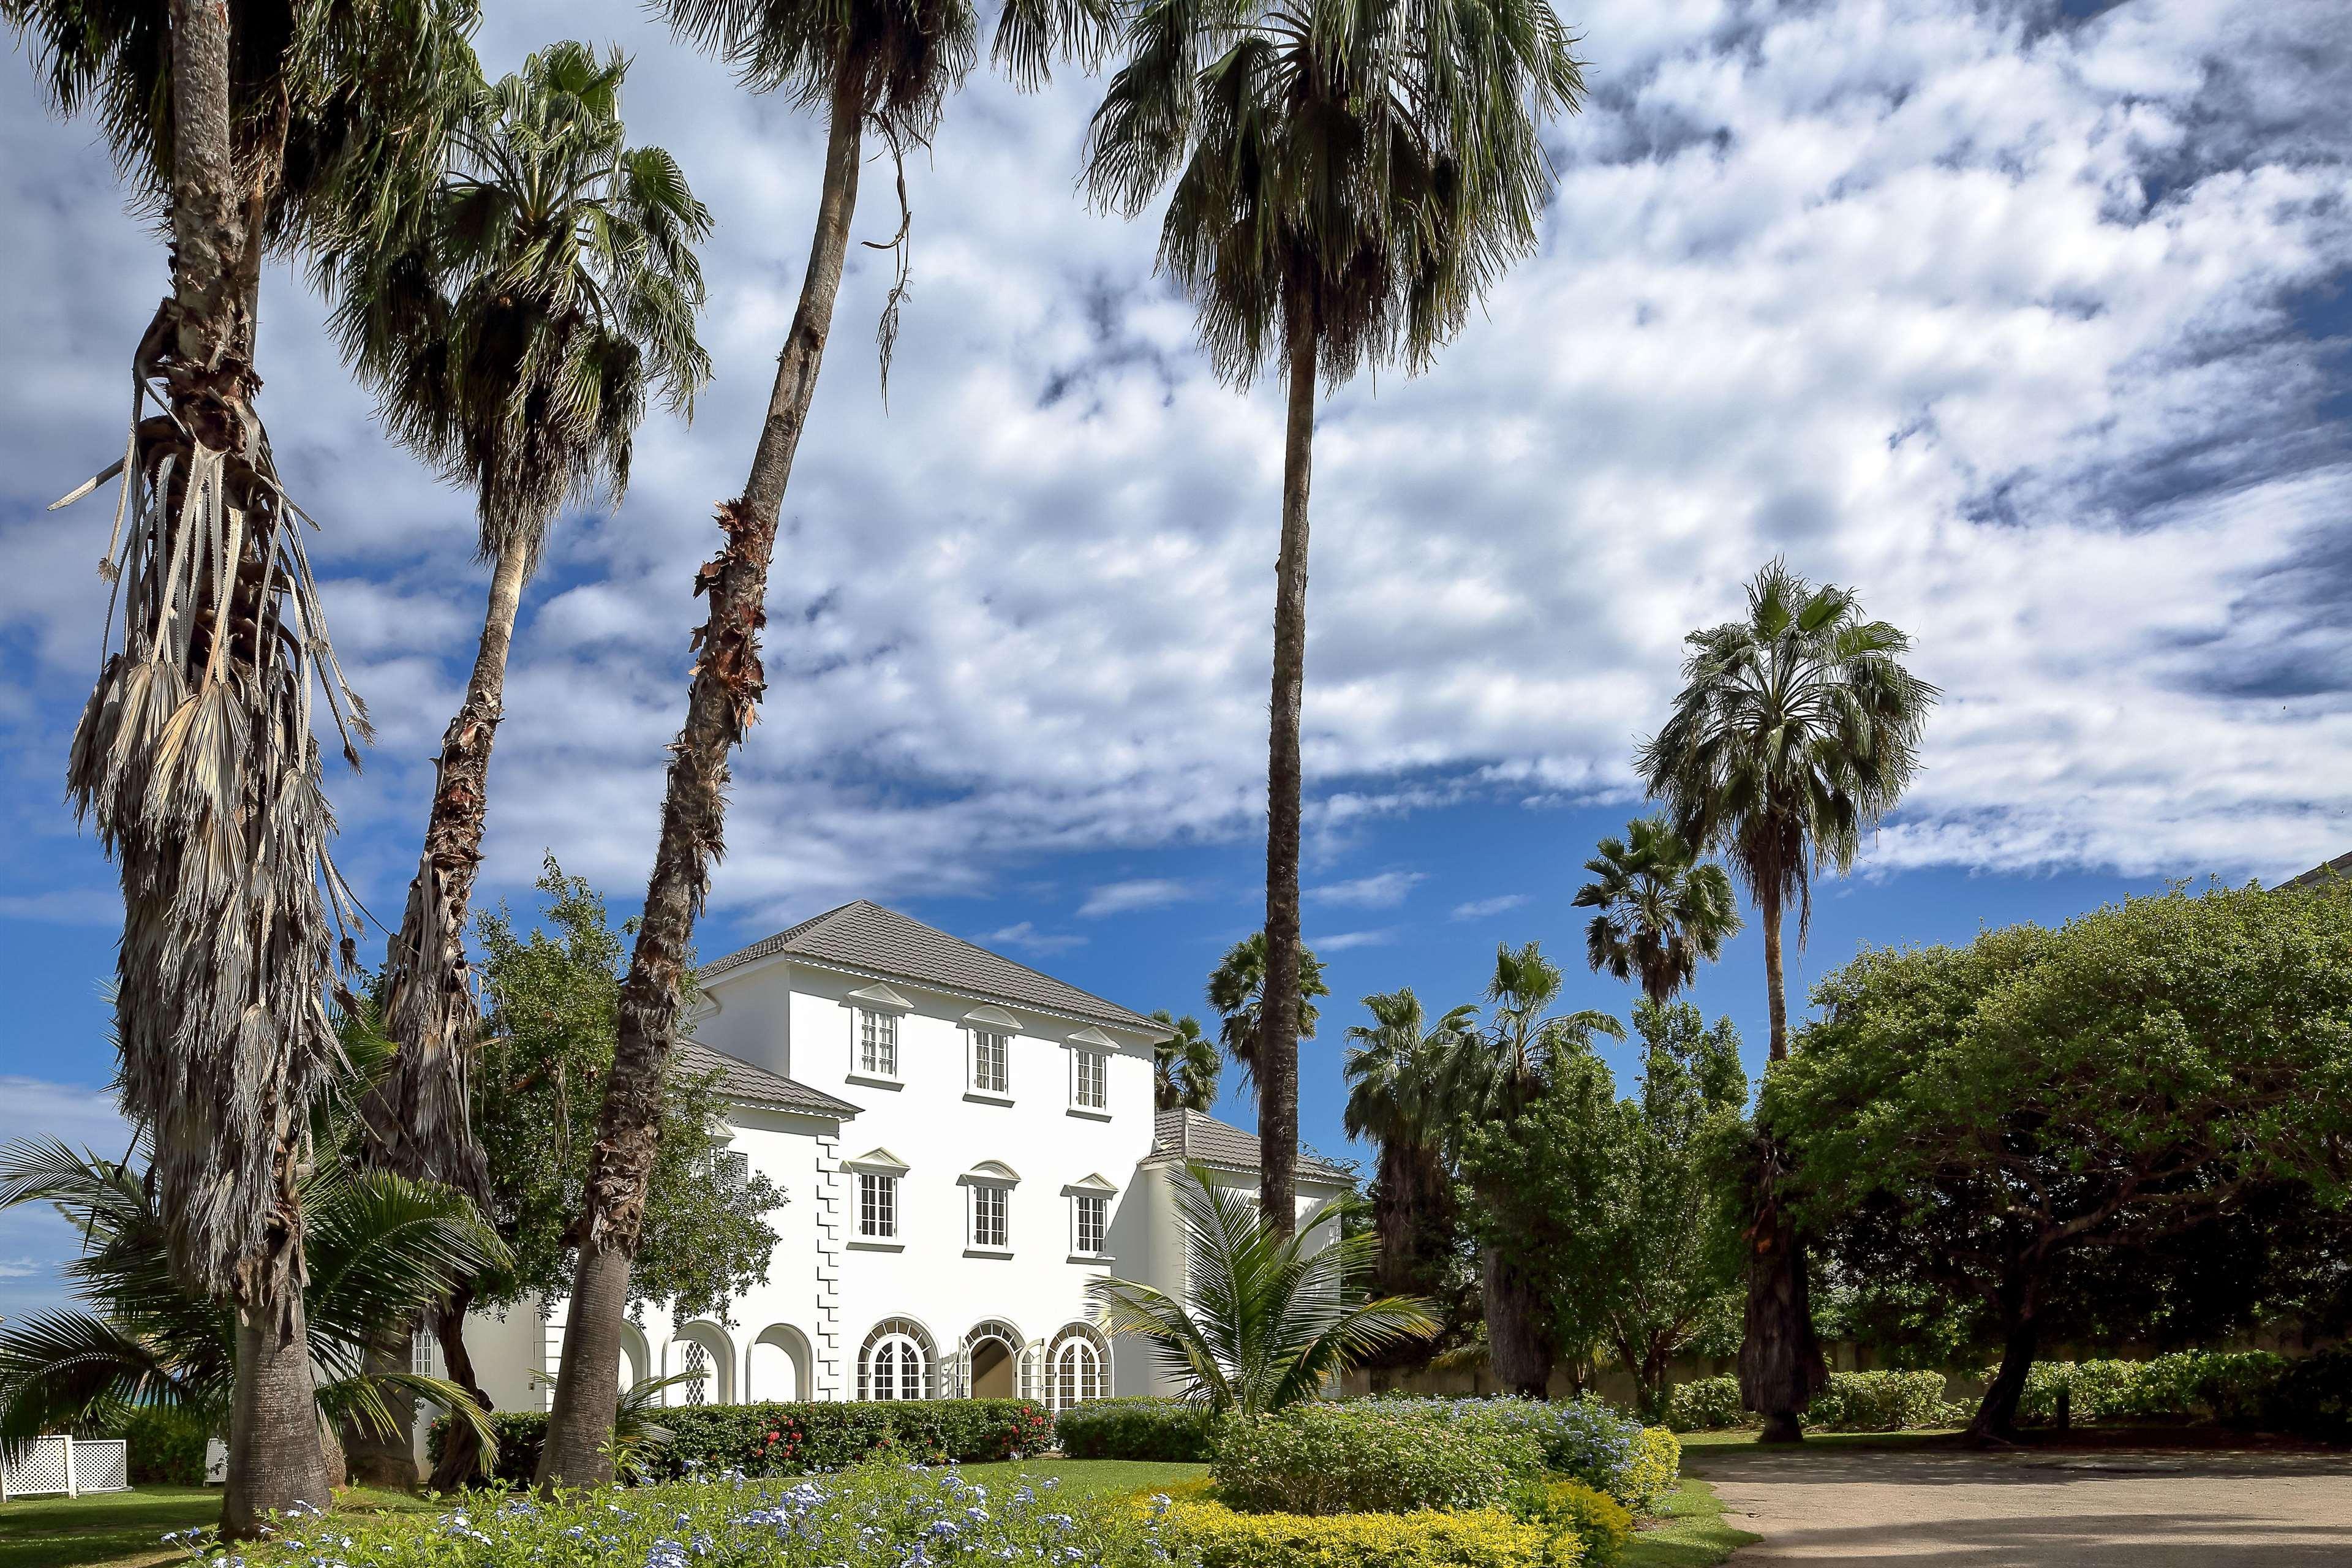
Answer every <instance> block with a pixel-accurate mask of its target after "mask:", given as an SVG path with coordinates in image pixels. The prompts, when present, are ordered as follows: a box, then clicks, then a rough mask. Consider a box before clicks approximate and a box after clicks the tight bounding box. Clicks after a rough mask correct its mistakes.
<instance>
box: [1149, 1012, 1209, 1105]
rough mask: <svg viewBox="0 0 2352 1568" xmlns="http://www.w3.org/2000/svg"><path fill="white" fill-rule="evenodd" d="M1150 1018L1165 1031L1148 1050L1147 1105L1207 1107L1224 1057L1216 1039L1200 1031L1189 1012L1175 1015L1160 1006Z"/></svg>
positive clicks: (1198, 1020) (1197, 1022)
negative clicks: (1149, 1079) (1148, 1094)
mask: <svg viewBox="0 0 2352 1568" xmlns="http://www.w3.org/2000/svg"><path fill="white" fill-rule="evenodd" d="M1151 1021H1152V1022H1153V1023H1155V1024H1157V1025H1159V1026H1160V1027H1161V1028H1163V1029H1165V1030H1167V1031H1168V1038H1166V1039H1164V1040H1162V1041H1160V1043H1159V1044H1158V1045H1157V1046H1154V1047H1152V1049H1151V1108H1152V1109H1153V1110H1208V1109H1209V1107H1211V1106H1212V1105H1214V1104H1215V1103H1216V1102H1217V1069H1218V1068H1220V1067H1221V1066H1222V1065H1223V1060H1224V1058H1223V1057H1222V1056H1220V1055H1219V1054H1218V1051H1217V1042H1216V1041H1214V1040H1213V1039H1210V1038H1209V1037H1207V1036H1205V1035H1203V1034H1202V1033H1201V1020H1200V1019H1198V1018H1195V1017H1194V1016H1192V1015H1191V1014H1190V1013H1187V1014H1185V1015H1184V1016H1182V1017H1181V1018H1179V1017H1177V1016H1175V1015H1174V1014H1172V1013H1171V1012H1170V1011H1169V1010H1168V1009H1167V1008H1165V1007H1161V1008H1158V1009H1156V1010H1155V1011H1154V1012H1153V1013H1152V1015H1151Z"/></svg>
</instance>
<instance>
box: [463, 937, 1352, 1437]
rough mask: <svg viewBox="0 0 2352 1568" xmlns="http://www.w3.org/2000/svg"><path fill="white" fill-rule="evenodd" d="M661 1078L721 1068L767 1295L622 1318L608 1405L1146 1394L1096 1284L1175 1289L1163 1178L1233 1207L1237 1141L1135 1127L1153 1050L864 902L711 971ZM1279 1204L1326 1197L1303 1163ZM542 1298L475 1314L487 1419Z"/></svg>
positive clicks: (1248, 1143)
mask: <svg viewBox="0 0 2352 1568" xmlns="http://www.w3.org/2000/svg"><path fill="white" fill-rule="evenodd" d="M701 980H702V986H703V1005H702V1008H701V1011H700V1012H699V1014H698V1016H697V1018H696V1023H695V1031H694V1038H693V1039H692V1040H691V1041H690V1042H686V1043H682V1044H681V1047H680V1052H681V1055H682V1057H683V1058H684V1065H685V1066H687V1067H688V1068H696V1069H702V1070H716V1071H718V1072H719V1073H720V1074H722V1075H723V1077H722V1081H723V1086H724V1094H725V1098H726V1100H727V1113H726V1115H727V1123H728V1131H729V1133H730V1141H729V1142H728V1144H727V1146H726V1149H725V1151H724V1153H723V1155H722V1157H723V1158H729V1159H733V1158H740V1160H741V1161H742V1162H743V1163H744V1164H745V1166H746V1168H748V1169H751V1170H755V1171H758V1172H761V1173H764V1174H765V1175H766V1176H767V1177H768V1178H769V1179H770V1180H772V1181H773V1182H774V1183H776V1184H777V1185H778V1186H780V1187H782V1189H783V1191H784V1193H785V1194H786V1202H785V1204H784V1205H783V1206H782V1208H780V1209H778V1210H776V1211H774V1212H773V1213H772V1214H771V1215H769V1216H768V1217H769V1223H770V1224H771V1225H772V1226H774V1227H775V1229H776V1231H777V1233H778V1237H779V1239H778V1242H777V1245H776V1251H775V1255H774V1258H773V1260H772V1263H771V1265H770V1267H769V1279H768V1283H767V1284H766V1285H765V1286H762V1287H761V1288H759V1289H754V1290H752V1291H751V1292H750V1293H748V1294H747V1295H745V1296H743V1297H740V1298H739V1299H738V1300H736V1301H734V1302H733V1303H732V1304H731V1306H730V1321H725V1322H718V1321H709V1320H701V1321H692V1322H675V1321H671V1320H670V1319H669V1318H668V1317H667V1315H666V1314H665V1313H664V1312H663V1311H662V1310H660V1309H659V1308H657V1307H653V1306H648V1307H647V1308H646V1309H645V1310H643V1311H642V1312H640V1313H638V1314H636V1315H635V1323H634V1324H633V1326H632V1328H631V1329H630V1331H628V1334H627V1340H626V1346H625V1364H624V1366H623V1367H622V1369H621V1377H622V1382H623V1384H624V1386H625V1385H626V1384H630V1383H632V1382H635V1381H636V1380H638V1379H641V1378H646V1377H656V1376H666V1375H668V1374H670V1373H679V1372H706V1373H708V1374H709V1375H708V1377H707V1378H706V1379H705V1380H704V1381H703V1382H702V1383H701V1384H699V1385H698V1387H695V1388H694V1389H692V1391H691V1392H689V1390H688V1388H687V1387H679V1388H676V1389H673V1390H671V1393H670V1396H671V1398H672V1400H673V1402H674V1403H688V1402H689V1401H691V1402H694V1403H705V1402H708V1403H713V1404H725V1403H736V1402H741V1401H748V1400H767V1399H825V1400H831V1399H916V1398H944V1397H954V1396H957V1395H963V1394H971V1395H981V1396H1013V1395H1025V1396H1028V1397H1032V1398H1037V1399H1041V1400H1044V1401H1046V1402H1048V1403H1049V1404H1051V1405H1055V1406H1056V1407H1058V1406H1060V1405H1064V1404H1067V1403H1070V1402H1072V1401H1075V1400H1078V1399H1087V1398H1098V1397H1102V1396H1105V1395H1108V1394H1112V1393H1114V1392H1117V1393H1121V1394H1144V1393H1155V1392H1160V1391H1161V1390H1160V1388H1159V1386H1158V1384H1157V1383H1156V1380H1155V1374H1154V1372H1153V1369H1152V1368H1151V1367H1150V1363H1149V1361H1148V1359H1147V1357H1146V1355H1145V1353H1144V1352H1143V1349H1142V1347H1140V1346H1139V1345H1135V1344H1131V1343H1129V1344H1112V1343H1110V1342H1108V1341H1107V1340H1106V1339H1105V1337H1104V1336H1103V1334H1102V1333H1101V1332H1100V1331H1098V1330H1097V1328H1095V1326H1094V1325H1093V1323H1092V1322H1091V1321H1089V1320H1090V1317H1091V1310H1090V1307H1089V1304H1088V1301H1087V1294H1086V1288H1087V1282H1088V1281H1089V1280H1094V1279H1105V1278H1108V1277H1113V1276H1116V1277H1118V1278H1121V1279H1138V1280H1142V1281H1145V1282H1148V1283H1150V1284H1153V1285H1156V1286H1158V1287H1160V1289H1167V1290H1171V1291H1172V1290H1174V1289H1177V1288H1178V1286H1179V1284H1180V1282H1181V1275H1182V1254H1181V1246H1180V1242H1179V1233H1178V1230H1177V1226H1176V1218H1175V1210H1174V1205H1173V1203H1172V1201H1171V1188H1170V1185H1169V1177H1170V1173H1171V1171H1172V1170H1174V1169H1175V1168H1177V1167H1179V1166H1181V1164H1183V1163H1187V1162H1190V1163H1198V1164H1202V1165H1205V1166H1207V1167H1208V1168H1209V1169H1210V1170H1211V1171H1213V1173H1216V1174H1217V1175H1218V1176H1219V1177H1220V1178H1221V1179H1223V1180H1224V1181H1226V1182H1229V1183H1231V1184H1233V1185H1234V1186H1237V1187H1242V1188H1245V1189H1247V1190H1249V1191H1251V1192H1253V1193H1254V1192H1255V1189H1256V1186H1257V1181H1258V1170H1257V1153H1258V1150H1257V1140H1256V1139H1255V1137H1253V1136H1251V1135H1250V1134H1249V1133H1247V1132H1244V1131H1241V1130H1240V1129H1239V1128H1235V1127H1232V1126H1228V1125H1227V1124H1226V1123H1224V1122H1222V1121H1216V1120H1214V1119H1213V1118H1211V1117H1208V1116H1204V1115H1202V1114H1201V1113H1200V1112H1198V1111H1183V1110H1175V1111H1164V1112H1158V1113H1155V1111H1154V1110H1153V1104H1152V1047H1154V1045H1155V1044H1157V1043H1158V1042H1159V1041H1160V1040H1161V1039H1163V1038H1165V1037H1166V1031H1165V1030H1164V1029H1162V1028H1160V1026H1158V1025H1156V1024H1154V1023H1152V1022H1151V1020H1150V1019H1149V1018H1145V1017H1143V1016H1139V1015H1138V1014H1136V1013H1133V1012H1130V1011H1129V1010H1128V1009H1127V1008H1125V1007H1121V1006H1119V1005H1117V1004H1116V1003H1112V1002H1107V1001H1104V1000H1103V999H1102V998H1101V997H1099V996H1093V995H1089V994H1087V993H1086V992H1083V991H1080V990H1078V989H1077V988H1076V987H1075V986H1071V985H1067V984H1064V983H1062V982H1061V981H1058V980H1055V979H1054V978H1053V977H1052V976H1050V975H1046V974H1042V973H1038V972H1037V971H1036V970H1034V969H1031V968H1029V967H1027V966H1026V965H1024V964H1019V963H1013V962H1012V961H1011V960H1009V959H1006V958H1003V957H1000V956H998V955H997V954H995V953H992V952H986V951H984V950H983V949H981V948H978V947H974V946H973V945H972V944H971V943H970V942H963V941H961V940H960V939H958V938H956V937H952V936H950V935H948V934H947V933H946V932H945V931H939V930H936V929H934V928H932V927H930V926H928V925H925V924H923V923H922V922H921V921H916V920H911V919H909V918H908V917H907V916H905V915H902V914H899V913H898V912H896V911H895V910H886V909H883V908H881V907H880V906H878V905H876V904H872V903H867V902H865V901H863V900H861V901H859V902H856V903H853V904H845V905H843V906H842V907H841V908H839V909H837V910H831V911H830V912H828V913H825V914H822V915H819V916H817V917H816V918H814V920H809V921H803V922H802V923H801V924H799V925H796V926H794V927H793V928H792V929H791V930H789V931H782V932H779V933H778V934H776V935H774V936H772V937H770V938H768V939H767V940H766V941H764V942H755V943H753V944H752V945H751V946H750V947H747V948H745V949H743V950H742V951H741V952H735V953H730V955H728V956H727V957H725V958H722V959H719V960H718V961H717V962H716V963H710V964H709V965H706V966H705V967H704V969H703V971H702V974H701ZM1345 1186H1346V1179H1345V1177H1344V1175H1343V1174H1342V1173H1340V1172H1339V1171H1338V1170H1337V1169H1336V1168H1334V1167H1332V1166H1330V1165H1328V1164H1325V1163H1322V1162H1319V1161H1318V1160H1315V1159H1314V1158H1313V1157H1311V1156H1305V1157H1302V1159H1301V1161H1300V1168H1299V1210H1300V1213H1301V1214H1302V1215H1304V1214H1305V1213H1306V1212H1307V1210H1309V1209H1311V1208H1312V1207H1313V1206H1314V1205H1316V1204H1318V1203H1320V1202H1322V1201H1323V1200H1325V1199H1327V1198H1328V1197H1331V1196H1333V1195H1334V1194H1338V1193H1339V1192H1340V1191H1342V1190H1344V1188H1345ZM563 1326H564V1305H563V1303H562V1302H556V1303H553V1304H551V1309H550V1310H548V1311H547V1312H546V1313H545V1314H543V1315H542V1314H541V1313H540V1312H537V1311H533V1310H529V1309H527V1308H526V1309H519V1310H514V1311H511V1312H509V1314H508V1315H507V1316H506V1318H505V1319H504V1320H502V1321H501V1320H499V1319H497V1318H493V1317H488V1316H479V1315H478V1316H477V1318H476V1319H475V1320H474V1321H472V1322H471V1323H470V1324H469V1326H468V1328H467V1343H468V1346H469V1348H470V1349H471V1351H472V1352H473V1358H474V1363H475V1367H476V1369H477V1372H478V1374H479V1375H480V1377H481V1381H482V1384H483V1387H484V1388H485V1390H486V1391H487V1392H488V1394H490V1396H491V1398H492V1399H493V1401H494V1402H495V1403H496V1404H497V1405H498V1407H499V1408H500V1409H505V1410H530V1409H545V1408H546V1407H547V1405H548V1404H549V1402H550V1399H551V1394H552V1392H553V1380H554V1373H555V1369H556V1365H557V1363H558V1360H559V1354H560V1352H561V1349H562V1341H563Z"/></svg>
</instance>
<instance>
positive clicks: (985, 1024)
mask: <svg viewBox="0 0 2352 1568" xmlns="http://www.w3.org/2000/svg"><path fill="white" fill-rule="evenodd" d="M963 1021H964V1022H965V1023H967V1024H970V1025H971V1026H973V1027H975V1028H981V1029H994V1030H999V1031H1002V1032H1003V1033H1005V1034H1008V1035H1017V1034H1019V1033H1020V1032H1021V1020H1020V1019H1018V1018H1016V1017H1014V1016H1013V1015H1012V1014H1010V1013H1008V1012H1006V1011H1005V1010H1004V1009H1003V1008H1002V1007H998V1006H995V1005H990V1006H986V1007H974V1008H973V1009H972V1010H971V1012H969V1013H966V1014H965V1015H964V1016H963Z"/></svg>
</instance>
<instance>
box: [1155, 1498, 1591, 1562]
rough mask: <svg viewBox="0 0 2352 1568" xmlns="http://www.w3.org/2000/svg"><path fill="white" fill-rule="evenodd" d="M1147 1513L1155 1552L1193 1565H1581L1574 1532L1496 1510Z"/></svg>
mask: <svg viewBox="0 0 2352 1568" xmlns="http://www.w3.org/2000/svg"><path fill="white" fill-rule="evenodd" d="M1150 1507H1151V1510H1152V1511H1151V1514H1150V1527H1149V1528H1150V1533H1151V1535H1152V1536H1154V1537H1155V1538H1156V1539H1157V1542H1158V1543H1159V1545H1160V1549H1161V1550H1162V1551H1163V1552H1166V1553H1167V1554H1168V1555H1169V1556H1171V1557H1172V1558H1173V1559H1174V1560H1175V1561H1177V1562H1180V1563H1188V1564H1192V1565H1195V1568H1577V1565H1578V1564H1580V1563H1582V1562H1583V1561H1584V1542H1583V1539H1582V1537H1581V1536H1580V1535H1579V1534H1577V1533H1576V1531H1573V1530H1555V1529H1553V1528H1551V1527H1550V1526H1549V1525H1546V1524H1540V1523H1533V1522H1529V1521H1526V1520H1520V1519H1514V1518H1513V1517H1512V1516H1511V1515H1510V1514H1508V1513H1507V1512H1505V1511H1503V1510H1500V1509H1468V1510H1461V1511H1458V1512H1439V1511H1434V1510H1432V1511H1425V1512H1420V1513H1341V1514H1331V1515H1327V1516H1321V1517H1316V1516H1310V1515H1307V1514H1297V1513H1241V1512H1238V1511H1236V1510H1233V1509H1230V1508H1227V1507H1226V1506H1224V1505H1223V1503H1218V1502H1207V1501H1190V1500H1186V1501H1177V1500H1171V1499H1168V1498H1164V1497H1162V1498H1160V1499H1155V1500H1153V1502H1152V1503H1151V1505H1150Z"/></svg>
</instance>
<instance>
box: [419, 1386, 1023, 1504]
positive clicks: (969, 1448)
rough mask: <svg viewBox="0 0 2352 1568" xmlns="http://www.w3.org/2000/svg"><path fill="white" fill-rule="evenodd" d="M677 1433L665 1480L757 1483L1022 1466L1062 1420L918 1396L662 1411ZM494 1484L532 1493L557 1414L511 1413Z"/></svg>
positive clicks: (431, 1445)
mask: <svg viewBox="0 0 2352 1568" xmlns="http://www.w3.org/2000/svg"><path fill="white" fill-rule="evenodd" d="M653 1419H654V1420H655V1421H656V1423H657V1424H658V1425H660V1426H664V1427H667V1429H668V1430H669V1432H670V1433H671V1436H672V1440H671V1441H670V1442H669V1444H668V1445H667V1446H666V1447H656V1448H654V1449H653V1450H652V1451H651V1452H650V1453H649V1454H648V1455H647V1458H648V1460H649V1462H650V1464H651V1468H652V1476H651V1478H650V1479H655V1480H674V1479H677V1478H678V1477H680V1476H683V1475H686V1474H688V1473H689V1472H690V1471H691V1470H695V1469H707V1470H713V1471H724V1470H740V1471H742V1472H743V1474H745V1475H747V1476H797V1475H803V1474H805V1473H807V1472H808V1471H811V1470H834V1469H839V1468H842V1467H844V1466H845V1465H854V1464H856V1463H857V1462H858V1461H859V1460H861V1459H865V1458H873V1457H875V1456H877V1455H891V1456H895V1457H897V1458H903V1459H907V1460H909V1461H912V1462H915V1463H919V1464H927V1465H935V1464H946V1463H949V1462H950V1461H954V1462H960V1463H977V1462H981V1461H985V1460H989V1459H1013V1458H1022V1457H1024V1456H1025V1455H1029V1454H1034V1453H1037V1452H1040V1451H1041V1450H1043V1449H1044V1448H1045V1447H1046V1446H1047V1445H1048V1443H1049V1442H1050V1441H1051V1439H1052V1436H1053V1431H1054V1424H1053V1418H1052V1417H1051V1416H1050V1415H1047V1414H1046V1413H1045V1406H1043V1405H1038V1404H1035V1403H1034V1402H1033V1401H1030V1400H1026V1399H918V1400H907V1401H903V1402H902V1401H895V1400H886V1401H877V1402H875V1403H872V1404H840V1403H826V1404H813V1403H800V1404H790V1405H787V1404H766V1405H681V1406H678V1407H677V1408H675V1409H668V1410H662V1411H659V1412H656V1413H654V1415H653ZM492 1420H493V1421H494V1422H495V1423H496V1425H497V1427H498V1434H499V1457H498V1464H497V1469H496V1471H495V1473H494V1477H493V1479H496V1480H499V1481H501V1482H504V1483H506V1484H507V1485H509V1486H528V1485H530V1479H531V1475H532V1473H533V1472H534V1471H535V1470H536V1469H537V1468H539V1455H540V1450H541V1447H544V1445H545V1443H546V1440H547V1417H546V1416H545V1415H541V1414H540V1413H539V1412H537V1411H501V1412H499V1413H498V1414H497V1415H494V1416H493V1417H492ZM446 1424H447V1418H446V1417H441V1418H438V1419H436V1420H435V1421H434V1423H433V1425H432V1426H431V1427H430V1428H429V1429H428V1430H427V1432H426V1434H425V1447H426V1451H427V1452H428V1453H430V1454H431V1455H432V1456H433V1457H434V1458H436V1459H437V1458H439V1457H440V1453H441V1442H442V1436H443V1434H444V1432H445V1430H446Z"/></svg>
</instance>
